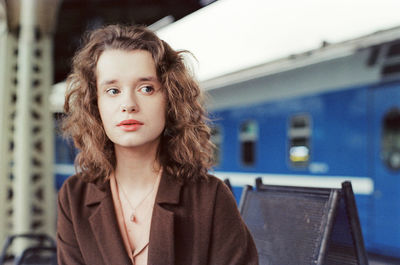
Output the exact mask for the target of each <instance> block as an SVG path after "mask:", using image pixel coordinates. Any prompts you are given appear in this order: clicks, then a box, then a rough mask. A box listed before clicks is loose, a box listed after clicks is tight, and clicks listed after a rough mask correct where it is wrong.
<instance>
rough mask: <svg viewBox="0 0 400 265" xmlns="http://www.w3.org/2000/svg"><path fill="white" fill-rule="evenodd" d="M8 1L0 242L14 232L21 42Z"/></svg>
mask: <svg viewBox="0 0 400 265" xmlns="http://www.w3.org/2000/svg"><path fill="white" fill-rule="evenodd" d="M5 10H6V8H5V3H4V1H2V0H0V242H1V243H3V242H4V240H5V238H6V237H7V236H8V235H9V234H10V233H11V231H12V228H13V227H12V214H13V205H12V197H13V186H12V175H13V174H12V163H13V162H12V161H13V150H14V139H13V138H14V137H13V132H14V122H13V121H14V117H15V102H16V84H17V55H18V47H17V45H18V43H17V39H16V36H15V35H13V34H10V33H9V31H8V27H7V22H6V13H5Z"/></svg>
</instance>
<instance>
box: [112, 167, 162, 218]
mask: <svg viewBox="0 0 400 265" xmlns="http://www.w3.org/2000/svg"><path fill="white" fill-rule="evenodd" d="M161 171H162V170H160V171H159V172H158V175H157V178H156V180H155V181H154V183H153V187H152V188H151V190H150V191H149V192H148V193H147V194H146V196H144V197H143V199H142V200H141V201H140V202H139V203H138V204H137V205H136V207H133V206H132V203H131V202H130V200H129V198H128V195H126V193H125V190H124V187H122V186H121V185H120V184H119V182H118V179H117V177H115V180H116V184H117V193H118V197H119V187H121V190H122V194H123V195H124V196H125V199H126V201H127V202H128V204H129V206H130V207H131V209H132V214H131V215H130V217H129V221H131V222H132V223H136V219H137V218H136V209H137V208H139V206H140V205H141V204H142V203H143V202H144V201H145V200H146V199H147V197H149V195H150V194H151V193H152V192H153V190H154V187H155V186H156V183H157V180H158V178H159V177H160V175H161ZM120 200H121V199H120Z"/></svg>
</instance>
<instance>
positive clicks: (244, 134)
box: [239, 121, 258, 166]
mask: <svg viewBox="0 0 400 265" xmlns="http://www.w3.org/2000/svg"><path fill="white" fill-rule="evenodd" d="M239 140H240V148H241V161H242V163H243V164H244V165H245V166H252V165H254V163H255V160H256V159H255V156H256V143H257V140H258V124H257V122H255V121H246V122H244V123H242V124H241V126H240V134H239Z"/></svg>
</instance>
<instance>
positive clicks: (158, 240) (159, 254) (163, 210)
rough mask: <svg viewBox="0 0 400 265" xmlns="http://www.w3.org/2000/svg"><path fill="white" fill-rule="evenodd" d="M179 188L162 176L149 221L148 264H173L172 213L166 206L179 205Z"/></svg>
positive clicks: (172, 181)
mask: <svg viewBox="0 0 400 265" xmlns="http://www.w3.org/2000/svg"><path fill="white" fill-rule="evenodd" d="M181 187H182V184H181V183H178V182H177V181H175V180H173V179H172V178H171V177H170V176H168V175H166V174H163V176H162V178H161V180H160V185H159V187H158V192H157V196H156V201H155V204H154V210H153V217H152V220H151V229H150V241H149V242H150V243H149V257H148V264H152V265H159V264H175V248H174V245H175V242H174V240H175V239H174V212H173V211H172V210H170V209H169V208H168V207H166V206H167V205H176V204H178V203H179V198H180V191H181Z"/></svg>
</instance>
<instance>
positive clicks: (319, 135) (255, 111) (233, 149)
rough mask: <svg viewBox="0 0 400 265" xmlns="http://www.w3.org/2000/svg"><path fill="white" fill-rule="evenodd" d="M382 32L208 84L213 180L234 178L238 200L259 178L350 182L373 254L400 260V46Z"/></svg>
mask: <svg viewBox="0 0 400 265" xmlns="http://www.w3.org/2000/svg"><path fill="white" fill-rule="evenodd" d="M396 30H397V32H396V34H398V33H399V32H398V29H396ZM382 33H385V32H379V33H376V34H372V35H370V36H367V37H365V38H360V39H357V40H353V41H349V42H345V43H340V44H334V45H328V46H324V47H321V48H320V49H317V50H315V51H310V52H308V53H305V54H300V55H296V56H290V57H288V58H284V59H282V60H278V61H275V62H270V63H267V64H264V65H260V66H256V67H252V68H250V69H244V70H242V71H238V72H236V73H232V74H230V75H226V76H223V77H218V78H216V79H214V80H209V81H208V82H206V83H205V84H204V85H205V87H206V88H207V89H208V91H209V93H210V95H211V97H210V98H211V103H210V105H209V108H210V112H211V114H212V119H213V121H214V122H213V136H212V137H213V141H214V143H215V144H216V146H217V149H216V152H215V159H216V161H217V165H216V167H215V172H214V174H216V175H217V176H219V177H220V178H222V179H223V178H229V179H230V181H231V184H232V186H233V188H234V193H235V196H236V198H237V200H239V198H240V194H241V189H242V187H243V185H246V184H249V185H254V179H255V178H256V177H262V178H263V182H264V183H267V184H280V185H295V186H317V187H340V183H341V182H342V181H344V180H350V181H351V182H352V185H353V189H354V192H355V194H356V202H357V206H358V210H359V216H360V221H361V225H362V230H363V234H364V240H365V243H366V248H367V250H368V251H369V252H372V253H379V254H382V255H388V256H395V257H400V227H399V224H400V78H399V77H400V42H399V41H398V40H397V39H396V37H395V36H396V34H392V35H391V36H392V37H393V39H390V40H384V38H383V35H382ZM386 33H388V32H386ZM392 33H393V32H392ZM398 36H399V35H397V38H398ZM377 38H378V39H379V40H380V41H381V42H379V43H377V42H374V41H375V40H376V39H377ZM373 40H374V41H373Z"/></svg>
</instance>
